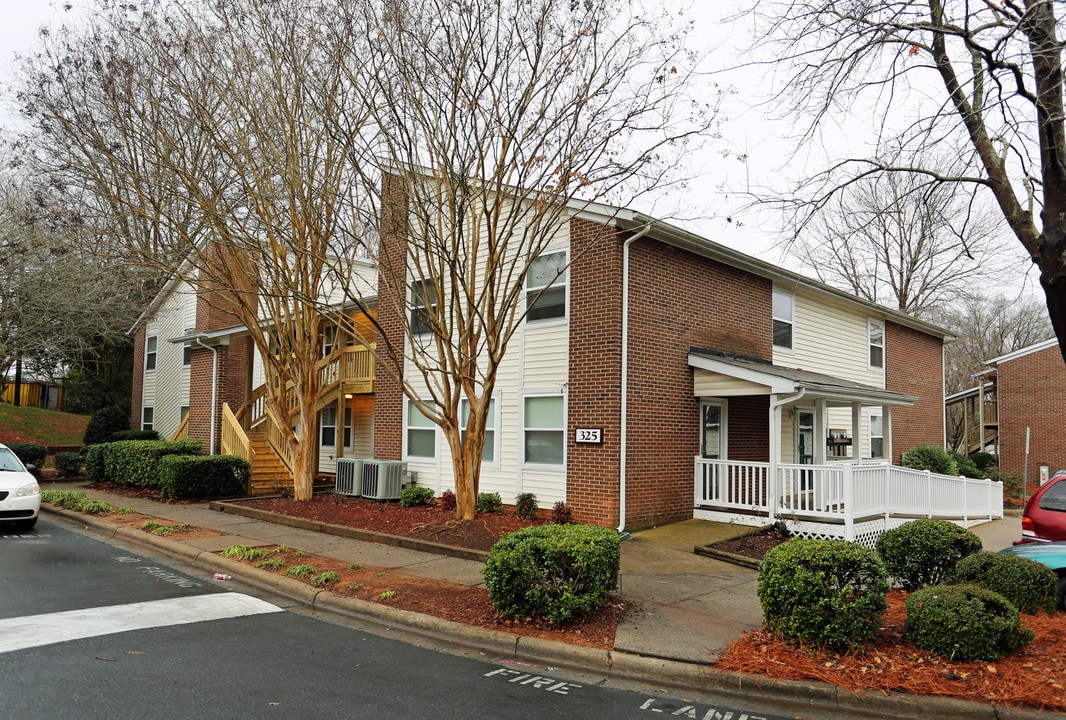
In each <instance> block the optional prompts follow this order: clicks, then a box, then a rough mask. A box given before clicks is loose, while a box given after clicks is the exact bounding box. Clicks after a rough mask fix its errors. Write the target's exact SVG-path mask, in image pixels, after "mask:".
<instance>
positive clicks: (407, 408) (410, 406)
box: [403, 398, 440, 462]
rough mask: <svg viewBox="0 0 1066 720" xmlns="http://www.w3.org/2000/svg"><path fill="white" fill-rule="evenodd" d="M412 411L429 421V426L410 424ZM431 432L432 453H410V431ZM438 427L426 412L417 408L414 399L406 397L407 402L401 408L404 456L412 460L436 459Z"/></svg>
mask: <svg viewBox="0 0 1066 720" xmlns="http://www.w3.org/2000/svg"><path fill="white" fill-rule="evenodd" d="M423 402H426V403H429V404H431V405H432V404H433V401H432V400H423ZM413 413H417V414H418V415H420V416H421V417H423V418H425V419H426V421H427V422H428V423H429V426H425V425H412V424H411V419H412V415H413ZM412 431H414V432H431V433H433V454H432V455H412V454H411V432H412ZM439 431H440V427H439V426H438V425H437V424H436V423H435V422H433V421H432V420H430V419H429V418H428V417H426V414H425V413H423V412H422V411H421V410H419V409H418V406H416V405H415V404H414V401H413V400H411V399H410V398H407V402H406V403H405V404H404V410H403V455H404V457H405V458H407V459H409V460H411V461H413V462H426V461H430V460H436V459H437V457H438V455H439V454H440V440H439V435H438V433H439Z"/></svg>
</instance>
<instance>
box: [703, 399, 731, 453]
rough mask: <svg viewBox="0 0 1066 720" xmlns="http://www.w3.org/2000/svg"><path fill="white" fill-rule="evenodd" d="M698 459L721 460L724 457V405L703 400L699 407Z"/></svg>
mask: <svg viewBox="0 0 1066 720" xmlns="http://www.w3.org/2000/svg"><path fill="white" fill-rule="evenodd" d="M700 418H701V423H700V427H701V428H702V433H701V435H702V437H701V440H700V457H702V458H703V459H704V460H721V459H722V458H724V457H725V405H724V404H723V403H721V402H714V401H711V400H704V401H703V402H702V403H701V405H700Z"/></svg>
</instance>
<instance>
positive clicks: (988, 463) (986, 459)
mask: <svg viewBox="0 0 1066 720" xmlns="http://www.w3.org/2000/svg"><path fill="white" fill-rule="evenodd" d="M970 460H971V461H972V462H973V464H974V465H975V466H977V469H978V470H980V471H981V472H982V473H986V474H987V473H988V470H989V468H994V467H997V466H998V465H999V458H997V457H996V456H995V455H993V454H992V453H987V452H981V451H978V452H973V453H970Z"/></svg>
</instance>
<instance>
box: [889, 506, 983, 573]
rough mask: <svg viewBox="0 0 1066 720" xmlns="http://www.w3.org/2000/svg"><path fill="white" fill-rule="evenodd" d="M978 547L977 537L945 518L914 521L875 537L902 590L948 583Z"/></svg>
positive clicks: (979, 542)
mask: <svg viewBox="0 0 1066 720" xmlns="http://www.w3.org/2000/svg"><path fill="white" fill-rule="evenodd" d="M981 548H982V545H981V538H979V537H977V536H976V535H974V534H973V533H972V532H970V531H969V530H966V529H965V528H961V527H959V526H958V525H955V524H954V523H950V522H948V521H947V520H931V519H922V520H914V521H912V522H909V523H907V524H906V525H900V526H899V527H898V528H894V529H892V530H889V531H888V532H886V533H884V534H883V535H881V537H879V538H877V552H878V553H879V554H880V555H881V559H882V560H883V561H884V563H885V568H886V569H887V570H888V574H889V575H890V576H891V577H893V578H895V579H896V580H897V581H898V582H899V584H900V585H901V586H902V587H903V588H904V589H905V590H918V589H919V588H923V587H928V586H930V585H939V584H941V583H946V582H950V581H951V580H952V579H954V577H955V566H956V565H958V563H959V561H960V560H962V559H963V558H964V557H966V556H967V555H973V554H974V553H975V552H978V551H980V550H981Z"/></svg>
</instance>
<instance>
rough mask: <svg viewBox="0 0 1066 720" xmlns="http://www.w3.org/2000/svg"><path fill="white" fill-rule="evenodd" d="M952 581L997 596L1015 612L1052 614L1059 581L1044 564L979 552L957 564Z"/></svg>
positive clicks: (983, 551) (1002, 554)
mask: <svg viewBox="0 0 1066 720" xmlns="http://www.w3.org/2000/svg"><path fill="white" fill-rule="evenodd" d="M955 579H956V580H958V581H959V582H960V583H968V584H970V585H977V586H979V587H983V588H985V589H986V590H992V591H993V592H997V593H999V594H1000V595H1002V596H1003V597H1005V598H1007V600H1008V601H1009V602H1010V603H1011V604H1012V605H1013V606H1014V607H1016V608H1018V612H1023V613H1026V614H1032V613H1035V612H1036V611H1038V610H1047V611H1048V612H1054V611H1055V603H1056V601H1057V598H1058V593H1059V578H1058V576H1057V575H1056V574H1055V571H1054V570H1052V569H1051V568H1049V567H1048V566H1047V565H1042V564H1040V563H1038V562H1034V561H1033V560H1030V559H1029V558H1023V557H1019V556H1017V555H1010V554H1007V553H997V552H987V551H985V550H982V551H981V552H978V553H974V554H973V555H969V556H967V557H964V558H963V559H962V560H960V561H959V564H958V566H957V567H956V568H955Z"/></svg>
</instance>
